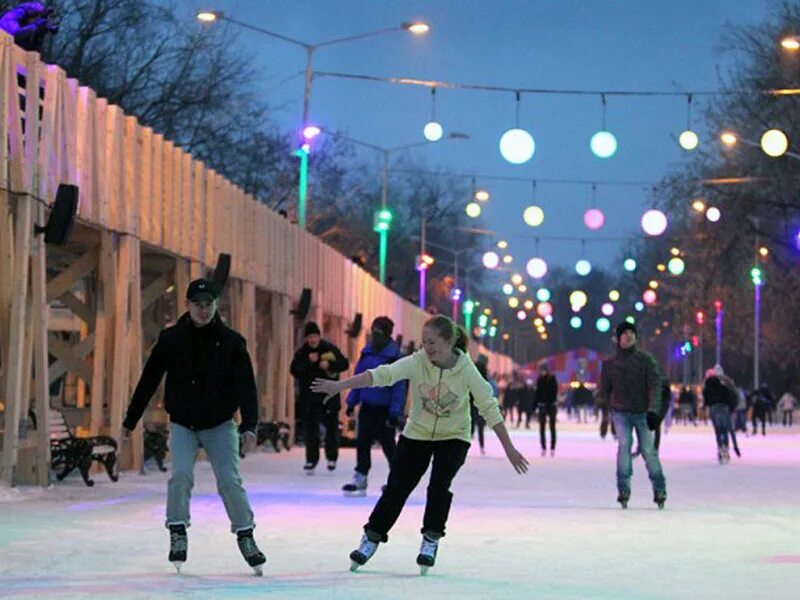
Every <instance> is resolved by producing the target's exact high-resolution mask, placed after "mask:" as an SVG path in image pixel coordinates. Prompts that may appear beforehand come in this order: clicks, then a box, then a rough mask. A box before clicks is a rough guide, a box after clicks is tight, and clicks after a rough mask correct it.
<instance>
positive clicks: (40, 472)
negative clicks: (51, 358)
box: [28, 204, 86, 486]
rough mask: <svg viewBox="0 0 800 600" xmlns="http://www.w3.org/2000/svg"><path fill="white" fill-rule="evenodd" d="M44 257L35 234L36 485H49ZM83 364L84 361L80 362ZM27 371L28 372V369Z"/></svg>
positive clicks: (39, 217) (40, 210)
mask: <svg viewBox="0 0 800 600" xmlns="http://www.w3.org/2000/svg"><path fill="white" fill-rule="evenodd" d="M42 219H44V207H43V206H42V205H41V204H40V205H38V206H37V220H40V221H41V220H42ZM46 278H47V256H46V249H45V243H44V238H43V237H42V236H37V237H36V240H35V241H34V243H33V258H32V260H31V284H32V285H31V288H32V289H31V292H32V294H31V295H32V302H31V313H32V314H33V332H32V333H33V372H34V375H35V377H36V379H35V390H34V398H35V400H34V406H35V409H36V416H37V418H38V424H39V426H38V427H37V429H36V434H35V441H36V459H35V462H34V465H35V467H34V469H35V470H34V473H33V481H31V482H30V483H35V484H36V485H41V486H47V485H49V484H50V429H49V427H48V426H47V424H48V423H50V389H49V387H48V380H47V371H48V367H47V360H48V359H47V355H48V347H47V318H48V316H49V314H50V311H49V309H48V304H47V294H46V283H45V282H46ZM82 364H83V365H86V363H85V362H82ZM28 373H30V371H29V372H28Z"/></svg>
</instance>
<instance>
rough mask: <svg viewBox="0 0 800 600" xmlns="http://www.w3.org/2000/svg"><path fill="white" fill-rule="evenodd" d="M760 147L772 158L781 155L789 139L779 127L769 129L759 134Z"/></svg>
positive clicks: (786, 148)
mask: <svg viewBox="0 0 800 600" xmlns="http://www.w3.org/2000/svg"><path fill="white" fill-rule="evenodd" d="M761 149H762V150H763V151H764V154H766V155H767V156H771V157H773V158H777V157H779V156H783V155H784V154H786V151H787V150H788V149H789V139H788V138H787V137H786V134H785V133H783V132H782V131H781V130H780V129H769V130H767V131H765V132H764V135H762V136H761Z"/></svg>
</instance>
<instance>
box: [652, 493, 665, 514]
mask: <svg viewBox="0 0 800 600" xmlns="http://www.w3.org/2000/svg"><path fill="white" fill-rule="evenodd" d="M666 501H667V492H666V490H665V491H663V492H656V494H655V496H653V502H655V503H656V504H658V510H664V504H665V503H666Z"/></svg>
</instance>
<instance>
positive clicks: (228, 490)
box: [166, 420, 255, 533]
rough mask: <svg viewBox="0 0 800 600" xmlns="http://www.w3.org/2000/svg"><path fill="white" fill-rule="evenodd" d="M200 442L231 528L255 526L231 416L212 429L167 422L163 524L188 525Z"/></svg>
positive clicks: (235, 530)
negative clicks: (167, 467) (168, 462)
mask: <svg viewBox="0 0 800 600" xmlns="http://www.w3.org/2000/svg"><path fill="white" fill-rule="evenodd" d="M201 444H202V446H203V449H204V450H205V451H206V456H207V457H208V461H209V462H210V463H211V468H212V469H213V471H214V477H215V478H216V480H217V491H218V492H219V495H220V496H221V497H222V502H223V504H224V505H225V510H226V512H227V513H228V518H229V519H230V521H231V531H233V532H234V533H236V532H238V531H241V530H244V529H252V528H253V527H255V524H254V522H253V511H252V510H251V508H250V503H249V502H248V500H247V493H246V492H245V491H244V487H243V486H242V478H241V477H240V476H239V434H238V433H237V431H236V423H234V422H233V420H230V421H226V422H225V423H223V424H222V425H217V426H216V427H213V428H211V429H204V430H202V431H193V430H191V429H187V428H186V427H183V426H182V425H178V424H177V423H170V425H169V451H170V454H171V456H172V465H171V469H170V470H171V477H170V478H169V483H168V484H167V522H166V525H167V527H169V526H170V525H176V524H180V523H182V524H183V525H186V526H187V527H188V526H189V500H190V498H191V496H192V487H193V486H194V463H195V461H196V460H197V451H198V449H199V448H200V445H201Z"/></svg>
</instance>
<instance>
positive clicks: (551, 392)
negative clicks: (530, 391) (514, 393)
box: [536, 373, 558, 408]
mask: <svg viewBox="0 0 800 600" xmlns="http://www.w3.org/2000/svg"><path fill="white" fill-rule="evenodd" d="M557 400H558V382H557V381H556V376H555V375H553V374H552V373H548V374H547V375H539V378H538V379H537V380H536V405H537V406H546V407H548V408H549V407H550V406H555V404H556V401H557Z"/></svg>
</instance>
